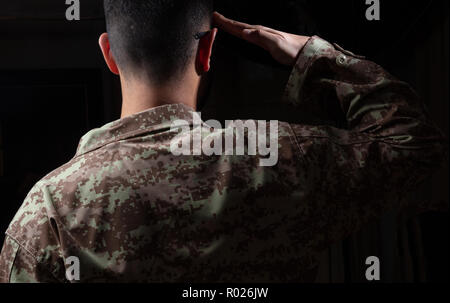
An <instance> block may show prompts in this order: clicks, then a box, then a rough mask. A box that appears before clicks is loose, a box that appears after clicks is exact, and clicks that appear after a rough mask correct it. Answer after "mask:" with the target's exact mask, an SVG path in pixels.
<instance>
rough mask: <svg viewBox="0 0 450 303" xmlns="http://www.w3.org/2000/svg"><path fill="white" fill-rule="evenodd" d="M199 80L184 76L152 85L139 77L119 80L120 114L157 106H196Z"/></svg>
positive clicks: (138, 111)
mask: <svg viewBox="0 0 450 303" xmlns="http://www.w3.org/2000/svg"><path fill="white" fill-rule="evenodd" d="M199 83H200V80H199V78H198V77H188V76H185V77H183V78H182V79H181V80H176V81H172V82H169V83H165V84H162V85H152V84H149V81H141V80H140V79H133V80H124V79H122V81H121V86H122V96H123V99H122V114H121V118H125V117H128V116H131V115H134V114H136V113H140V112H143V111H146V110H149V109H152V108H155V107H158V106H163V105H169V104H177V103H181V104H185V105H187V106H189V107H191V108H192V109H194V110H195V109H196V107H197V105H196V104H197V99H198V91H199Z"/></svg>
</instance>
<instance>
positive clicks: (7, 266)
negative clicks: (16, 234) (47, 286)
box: [0, 236, 58, 283]
mask: <svg viewBox="0 0 450 303" xmlns="http://www.w3.org/2000/svg"><path fill="white" fill-rule="evenodd" d="M54 282H58V281H57V280H56V279H55V278H54V277H53V276H52V274H50V272H48V271H47V269H46V268H45V266H42V265H41V264H40V263H39V262H38V261H37V260H36V258H35V257H34V256H33V255H32V254H30V253H29V252H27V251H26V250H25V249H24V248H23V247H22V246H20V245H19V244H18V243H17V242H16V241H15V240H14V239H12V238H11V237H9V236H7V237H6V240H5V243H4V245H3V249H2V253H1V255H0V283H54Z"/></svg>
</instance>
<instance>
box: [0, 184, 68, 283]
mask: <svg viewBox="0 0 450 303" xmlns="http://www.w3.org/2000/svg"><path fill="white" fill-rule="evenodd" d="M54 217H55V210H54V208H53V206H52V200H51V198H50V194H49V192H48V189H47V187H46V186H45V184H43V183H38V184H36V185H35V186H34V187H33V189H32V190H31V191H30V193H29V194H28V196H27V197H26V199H25V201H24V202H23V204H22V206H21V207H20V209H19V210H18V212H17V214H16V215H15V217H14V219H13V220H12V222H11V224H10V225H9V228H8V230H7V231H6V241H5V244H4V247H3V251H2V253H1V256H0V272H1V281H2V282H16V283H30V282H39V283H51V282H58V281H59V282H65V266H64V262H63V258H62V256H61V244H60V241H59V228H58V224H57V223H56V221H55V219H54Z"/></svg>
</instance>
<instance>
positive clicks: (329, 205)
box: [0, 37, 447, 282]
mask: <svg viewBox="0 0 450 303" xmlns="http://www.w3.org/2000/svg"><path fill="white" fill-rule="evenodd" d="M286 100H288V101H289V102H294V103H295V104H297V105H298V106H300V107H303V108H305V109H308V110H311V111H314V109H315V108H317V107H318V105H319V104H321V105H327V104H328V105H330V106H333V105H337V106H339V108H340V109H341V111H342V114H343V117H345V118H346V121H347V127H344V128H339V129H338V128H336V127H333V126H328V125H300V124H299V125H293V124H288V123H280V125H279V163H278V165H276V166H274V167H260V166H259V165H258V164H259V159H258V156H213V157H206V156H183V157H175V156H173V155H172V154H171V153H170V142H171V139H172V138H174V137H175V136H176V135H178V133H177V132H175V131H171V129H170V126H171V122H172V121H174V120H177V119H184V120H188V121H189V120H192V110H191V109H189V108H187V107H185V106H183V105H168V106H163V107H159V108H154V109H150V110H148V111H146V112H143V113H139V114H136V115H134V116H131V117H127V118H125V119H122V120H119V121H116V122H113V123H111V124H108V125H106V126H104V127H103V128H101V129H97V130H93V131H91V132H90V133H88V134H87V135H86V136H85V137H84V138H83V139H82V140H81V143H80V146H79V149H78V152H77V154H76V156H75V158H74V159H73V160H71V161H70V162H69V163H68V164H66V165H64V166H62V167H61V168H59V169H57V170H56V171H54V172H52V173H51V174H49V175H48V176H46V177H45V178H44V179H43V180H42V181H40V182H39V183H38V184H37V185H36V186H35V187H34V188H33V189H32V191H31V192H30V193H29V195H28V197H27V198H26V200H25V202H24V204H23V205H22V207H21V208H20V210H19V212H18V213H17V215H16V216H15V218H14V220H13V221H12V223H11V225H10V227H9V228H8V230H7V233H6V234H7V239H6V241H5V244H4V247H3V251H2V254H1V258H0V281H2V282H68V281H67V280H66V277H65V260H66V259H67V258H69V257H70V256H76V257H78V258H79V259H80V263H81V282H183V281H188V282H286V281H291V282H292V281H300V282H301V281H314V278H315V273H316V270H317V266H318V263H317V262H318V261H317V258H316V256H317V253H319V252H320V251H322V250H323V249H324V248H326V247H328V246H329V245H330V244H331V243H333V242H335V241H338V240H340V239H342V238H344V237H345V236H347V235H349V234H351V233H352V232H355V231H357V230H358V229H359V228H361V227H362V226H363V225H364V224H366V223H368V222H369V221H370V220H371V219H376V218H378V217H380V216H381V215H382V214H384V212H386V211H388V210H392V209H401V208H405V207H409V206H410V205H407V202H408V199H406V197H407V194H408V193H409V192H410V191H411V189H412V188H414V187H415V186H417V185H418V184H420V183H421V182H422V181H423V180H424V179H425V178H428V177H429V176H430V174H431V173H432V172H433V171H434V170H435V168H436V167H438V166H439V165H440V164H441V162H442V160H443V159H444V158H445V156H446V150H447V145H446V142H445V140H444V137H443V135H442V133H441V132H440V131H439V130H438V129H437V128H436V127H435V125H434V124H433V123H432V122H431V121H430V119H429V117H428V115H427V113H426V111H425V110H424V107H423V105H422V103H420V102H419V99H418V97H417V96H416V94H415V93H414V92H413V90H412V89H411V88H410V87H409V86H408V85H407V84H405V83H403V82H400V81H398V80H396V79H395V78H393V77H392V76H391V75H389V74H388V73H387V72H385V71H384V70H383V69H382V68H381V67H379V66H378V65H376V64H374V63H372V62H369V61H367V60H365V59H364V58H362V57H359V56H355V55H353V54H352V53H350V52H347V51H345V50H343V49H341V48H340V47H339V46H337V45H332V44H330V43H328V42H326V41H324V40H322V39H321V38H319V37H313V38H311V39H310V41H309V42H308V43H307V45H306V46H305V48H304V49H303V50H302V52H301V53H300V55H299V58H298V62H297V64H296V66H295V68H294V70H293V73H292V75H291V78H290V80H289V83H288V86H287V90H286ZM193 131H194V130H193ZM214 135H218V134H212V136H214ZM432 207H433V206H431V205H423V209H424V210H426V209H431V208H432Z"/></svg>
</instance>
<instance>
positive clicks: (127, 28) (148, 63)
mask: <svg viewBox="0 0 450 303" xmlns="http://www.w3.org/2000/svg"><path fill="white" fill-rule="evenodd" d="M104 6H105V17H106V26H107V31H108V36H109V40H110V44H111V51H112V53H113V55H114V58H115V60H116V62H117V64H118V66H119V68H120V69H121V70H122V71H123V72H125V73H128V72H131V73H133V72H136V70H138V71H142V72H145V73H146V74H147V76H148V77H149V78H150V80H151V81H153V82H157V83H161V82H164V81H167V80H170V79H172V78H174V77H176V76H177V75H178V74H181V72H182V71H184V70H185V68H186V67H187V65H188V63H189V62H190V59H191V58H192V57H193V55H194V54H195V48H194V45H195V39H194V35H195V34H196V33H198V32H200V31H201V30H202V28H203V27H204V25H205V24H209V25H210V22H211V16H212V12H213V3H212V0H104Z"/></svg>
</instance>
